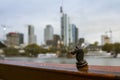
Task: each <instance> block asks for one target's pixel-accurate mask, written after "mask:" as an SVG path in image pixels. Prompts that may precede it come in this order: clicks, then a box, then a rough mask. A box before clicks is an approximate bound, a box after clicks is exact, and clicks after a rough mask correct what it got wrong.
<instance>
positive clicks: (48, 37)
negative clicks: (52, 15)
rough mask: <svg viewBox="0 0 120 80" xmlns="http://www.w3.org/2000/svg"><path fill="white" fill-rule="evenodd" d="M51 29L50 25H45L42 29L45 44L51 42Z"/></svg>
mask: <svg viewBox="0 0 120 80" xmlns="http://www.w3.org/2000/svg"><path fill="white" fill-rule="evenodd" d="M53 32H54V30H53V27H52V26H51V25H47V26H46V28H45V29H44V41H45V43H46V44H47V43H51V41H53Z"/></svg>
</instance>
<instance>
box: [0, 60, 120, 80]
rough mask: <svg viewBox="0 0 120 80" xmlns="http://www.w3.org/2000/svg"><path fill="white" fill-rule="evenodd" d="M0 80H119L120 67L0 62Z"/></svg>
mask: <svg viewBox="0 0 120 80" xmlns="http://www.w3.org/2000/svg"><path fill="white" fill-rule="evenodd" d="M0 79H2V80H56V79H58V80H68V79H69V80H79V79H80V80H96V79H97V80H106V79H108V80H120V66H94V65H89V66H88V69H86V70H80V71H79V70H78V69H76V65H75V64H56V63H35V62H18V61H7V60H1V61H0Z"/></svg>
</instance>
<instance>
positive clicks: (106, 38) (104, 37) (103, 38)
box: [101, 35, 111, 45]
mask: <svg viewBox="0 0 120 80" xmlns="http://www.w3.org/2000/svg"><path fill="white" fill-rule="evenodd" d="M106 43H111V39H110V37H109V36H108V35H102V36H101V45H104V44H106Z"/></svg>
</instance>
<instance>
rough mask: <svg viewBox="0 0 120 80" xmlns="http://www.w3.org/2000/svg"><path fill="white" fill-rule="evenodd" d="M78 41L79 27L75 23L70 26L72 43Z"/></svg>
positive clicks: (74, 43)
mask: <svg viewBox="0 0 120 80" xmlns="http://www.w3.org/2000/svg"><path fill="white" fill-rule="evenodd" d="M77 42H78V28H77V27H76V25H75V24H71V26H70V43H71V44H72V45H76V44H77Z"/></svg>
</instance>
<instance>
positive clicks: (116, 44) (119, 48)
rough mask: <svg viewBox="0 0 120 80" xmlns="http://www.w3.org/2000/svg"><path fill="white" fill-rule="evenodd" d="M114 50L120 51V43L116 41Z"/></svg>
mask: <svg viewBox="0 0 120 80" xmlns="http://www.w3.org/2000/svg"><path fill="white" fill-rule="evenodd" d="M113 50H114V51H115V53H120V43H115V44H114V45H113Z"/></svg>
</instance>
